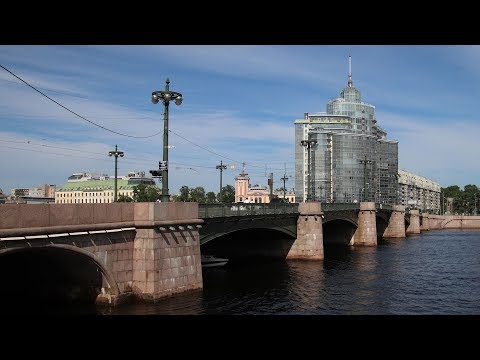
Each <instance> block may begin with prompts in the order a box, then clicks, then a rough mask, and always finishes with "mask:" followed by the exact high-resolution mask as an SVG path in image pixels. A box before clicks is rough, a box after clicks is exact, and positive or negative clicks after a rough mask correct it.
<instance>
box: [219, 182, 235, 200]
mask: <svg viewBox="0 0 480 360" xmlns="http://www.w3.org/2000/svg"><path fill="white" fill-rule="evenodd" d="M220 195H221V196H220ZM217 198H218V202H220V203H233V202H235V188H234V187H233V186H232V185H227V186H224V187H223V188H222V193H221V194H218V195H217Z"/></svg>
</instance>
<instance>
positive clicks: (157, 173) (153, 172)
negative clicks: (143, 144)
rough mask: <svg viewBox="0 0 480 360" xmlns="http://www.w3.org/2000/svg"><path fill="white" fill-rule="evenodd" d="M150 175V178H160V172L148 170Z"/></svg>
mask: <svg viewBox="0 0 480 360" xmlns="http://www.w3.org/2000/svg"><path fill="white" fill-rule="evenodd" d="M150 174H152V176H156V177H161V176H162V172H161V171H160V170H150Z"/></svg>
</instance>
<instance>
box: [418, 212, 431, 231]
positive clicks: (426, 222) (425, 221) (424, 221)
mask: <svg viewBox="0 0 480 360" xmlns="http://www.w3.org/2000/svg"><path fill="white" fill-rule="evenodd" d="M428 217H429V214H428V213H422V225H421V226H420V231H428V230H430V220H429V218H428Z"/></svg>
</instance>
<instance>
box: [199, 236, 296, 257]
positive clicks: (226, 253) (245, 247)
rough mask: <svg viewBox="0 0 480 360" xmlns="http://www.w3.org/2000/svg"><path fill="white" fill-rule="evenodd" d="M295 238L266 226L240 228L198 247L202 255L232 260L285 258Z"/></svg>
mask: <svg viewBox="0 0 480 360" xmlns="http://www.w3.org/2000/svg"><path fill="white" fill-rule="evenodd" d="M294 241H295V238H294V237H293V236H291V235H288V234H286V233H284V232H282V231H278V230H275V229H268V228H251V229H242V230H237V231H234V232H230V233H227V234H225V235H222V236H219V237H217V238H215V239H213V240H211V241H208V242H207V243H205V244H202V245H201V247H200V249H201V253H202V255H214V256H217V257H222V258H227V259H229V263H232V262H245V261H255V260H259V259H265V258H270V259H285V258H286V257H287V254H288V252H289V251H290V248H291V247H292V245H293V243H294Z"/></svg>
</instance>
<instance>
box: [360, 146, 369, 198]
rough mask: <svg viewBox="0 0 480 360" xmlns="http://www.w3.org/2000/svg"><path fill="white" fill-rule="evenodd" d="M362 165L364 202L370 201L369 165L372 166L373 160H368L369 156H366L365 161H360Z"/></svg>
mask: <svg viewBox="0 0 480 360" xmlns="http://www.w3.org/2000/svg"><path fill="white" fill-rule="evenodd" d="M360 163H361V164H363V201H364V202H365V200H368V194H367V164H371V163H372V160H367V154H365V159H364V160H360Z"/></svg>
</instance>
